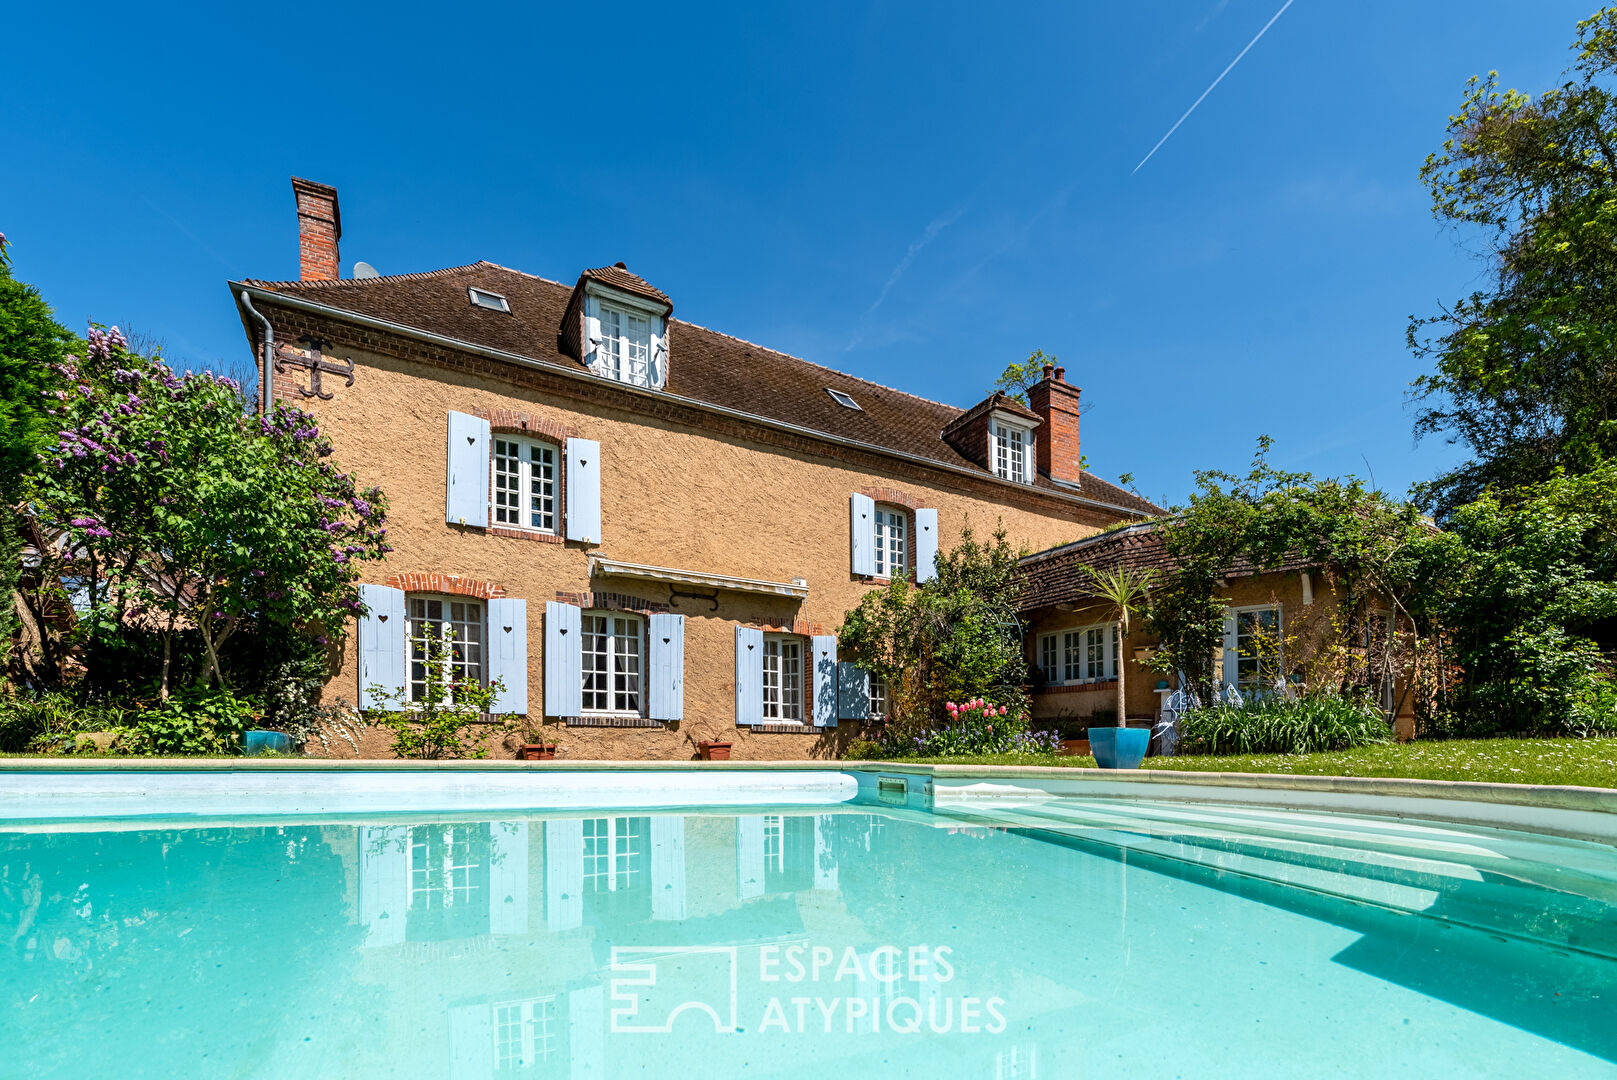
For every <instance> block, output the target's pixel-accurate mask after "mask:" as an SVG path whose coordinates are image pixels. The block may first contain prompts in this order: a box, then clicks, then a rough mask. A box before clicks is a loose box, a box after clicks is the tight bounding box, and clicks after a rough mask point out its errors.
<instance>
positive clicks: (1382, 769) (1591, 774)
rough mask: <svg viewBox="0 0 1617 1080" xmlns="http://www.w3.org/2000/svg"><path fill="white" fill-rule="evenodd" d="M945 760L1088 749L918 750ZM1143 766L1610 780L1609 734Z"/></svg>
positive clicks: (1078, 764)
mask: <svg viewBox="0 0 1617 1080" xmlns="http://www.w3.org/2000/svg"><path fill="white" fill-rule="evenodd" d="M916 760H917V761H918V762H924V763H931V764H949V765H956V764H958V765H1058V766H1066V767H1069V768H1078V769H1086V768H1087V769H1093V768H1094V767H1095V759H1094V758H1092V757H1082V758H1076V757H1055V756H1047V755H1043V754H1006V755H1004V756H999V757H996V756H989V755H985V756H981V757H954V758H918V759H916ZM1144 767H1145V768H1147V769H1161V770H1187V771H1192V772H1261V773H1291V774H1293V775H1298V776H1387V777H1399V778H1410V779H1417V780H1481V781H1488V782H1491V783H1504V784H1575V785H1579V786H1583V787H1606V788H1617V739H1455V740H1449V741H1431V742H1412V743H1405V744H1403V745H1401V746H1397V745H1394V746H1366V747H1361V748H1360V749H1357V750H1338V751H1332V752H1329V753H1323V754H1244V755H1240V756H1236V757H1174V758H1147V759H1146V762H1145V766H1144Z"/></svg>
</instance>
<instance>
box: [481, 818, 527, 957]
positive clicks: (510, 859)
mask: <svg viewBox="0 0 1617 1080" xmlns="http://www.w3.org/2000/svg"><path fill="white" fill-rule="evenodd" d="M489 830H490V832H491V834H492V835H491V836H490V840H491V841H492V844H491V846H492V847H493V857H492V858H490V859H489V865H488V932H489V933H491V934H526V933H527V932H528V823H527V822H526V821H495V822H492V823H490V825H489Z"/></svg>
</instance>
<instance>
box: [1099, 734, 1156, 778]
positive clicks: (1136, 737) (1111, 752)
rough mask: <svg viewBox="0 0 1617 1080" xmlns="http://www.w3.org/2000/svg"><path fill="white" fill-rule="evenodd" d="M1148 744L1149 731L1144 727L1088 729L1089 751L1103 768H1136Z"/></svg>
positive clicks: (1142, 758) (1149, 740) (1149, 742)
mask: <svg viewBox="0 0 1617 1080" xmlns="http://www.w3.org/2000/svg"><path fill="white" fill-rule="evenodd" d="M1150 745H1151V732H1150V731H1148V730H1146V729H1145V728H1115V727H1092V728H1090V729H1089V752H1090V753H1092V754H1094V755H1095V764H1096V765H1099V766H1100V767H1101V768H1103V769H1138V768H1139V767H1140V762H1141V761H1143V760H1145V750H1146V747H1148V746H1150Z"/></svg>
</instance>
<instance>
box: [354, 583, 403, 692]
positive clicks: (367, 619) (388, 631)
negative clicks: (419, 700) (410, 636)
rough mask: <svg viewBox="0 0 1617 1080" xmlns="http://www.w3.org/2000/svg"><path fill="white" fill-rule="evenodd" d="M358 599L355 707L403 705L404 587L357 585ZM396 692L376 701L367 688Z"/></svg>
mask: <svg viewBox="0 0 1617 1080" xmlns="http://www.w3.org/2000/svg"><path fill="white" fill-rule="evenodd" d="M359 602H360V603H361V604H363V605H365V614H363V615H361V616H360V617H359V627H358V629H359V707H360V708H361V709H392V710H394V711H399V710H402V709H403V708H404V704H403V701H404V693H405V685H404V654H405V647H404V634H405V627H404V624H405V618H404V590H403V589H392V588H389V587H388V586H386V585H361V586H360V587H359ZM373 686H379V687H381V688H382V691H383V693H389V694H396V695H398V696H397V697H395V698H393V699H392V700H391V701H378V700H377V699H376V697H375V696H374V695H373V694H372V693H371V687H373Z"/></svg>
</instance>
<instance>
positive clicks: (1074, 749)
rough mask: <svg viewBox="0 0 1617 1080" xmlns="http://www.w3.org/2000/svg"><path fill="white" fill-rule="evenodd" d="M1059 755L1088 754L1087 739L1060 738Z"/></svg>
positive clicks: (1084, 755) (1074, 755)
mask: <svg viewBox="0 0 1617 1080" xmlns="http://www.w3.org/2000/svg"><path fill="white" fill-rule="evenodd" d="M1061 756H1062V757H1088V756H1089V740H1088V739H1062V740H1061Z"/></svg>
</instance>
